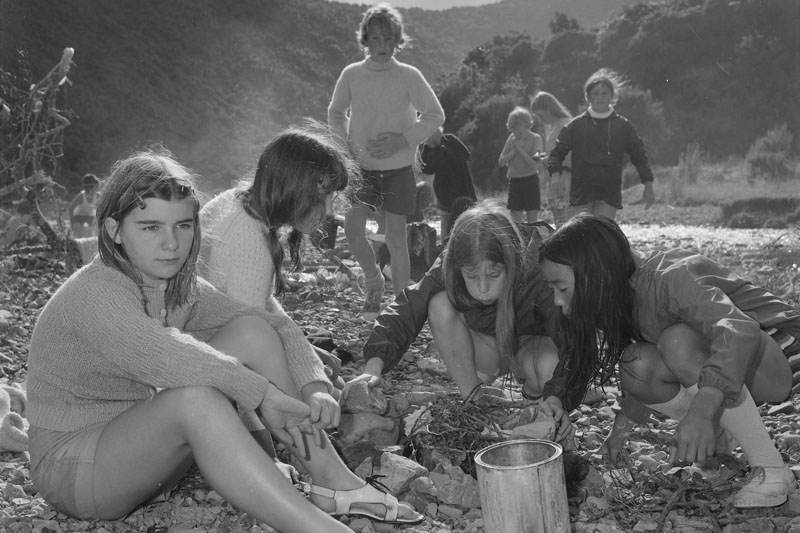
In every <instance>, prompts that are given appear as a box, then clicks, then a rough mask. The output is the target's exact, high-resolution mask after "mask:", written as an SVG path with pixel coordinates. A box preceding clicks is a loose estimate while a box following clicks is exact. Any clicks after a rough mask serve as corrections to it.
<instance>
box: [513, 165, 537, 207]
mask: <svg viewBox="0 0 800 533" xmlns="http://www.w3.org/2000/svg"><path fill="white" fill-rule="evenodd" d="M541 206H542V194H541V192H540V191H539V174H533V175H531V176H525V177H522V178H510V179H509V180H508V209H509V210H511V211H534V210H538V209H540V208H541Z"/></svg>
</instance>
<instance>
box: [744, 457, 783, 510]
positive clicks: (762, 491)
mask: <svg viewBox="0 0 800 533" xmlns="http://www.w3.org/2000/svg"><path fill="white" fill-rule="evenodd" d="M794 485H795V479H794V474H793V473H792V471H791V470H789V467H788V466H779V467H763V466H757V467H755V468H754V469H753V471H752V472H751V473H750V477H749V479H748V481H747V483H746V484H745V486H744V487H742V488H741V489H740V490H739V492H737V493H736V495H735V496H734V497H733V506H734V507H736V508H738V509H748V508H754V507H776V506H778V505H783V504H784V503H785V502H786V500H787V499H788V498H789V493H790V492H792V489H793V488H794Z"/></svg>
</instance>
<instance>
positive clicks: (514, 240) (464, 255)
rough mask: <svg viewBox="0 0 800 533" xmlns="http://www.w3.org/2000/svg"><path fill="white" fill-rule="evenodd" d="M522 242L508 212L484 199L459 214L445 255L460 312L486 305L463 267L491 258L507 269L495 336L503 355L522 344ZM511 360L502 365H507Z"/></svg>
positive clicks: (446, 273)
mask: <svg viewBox="0 0 800 533" xmlns="http://www.w3.org/2000/svg"><path fill="white" fill-rule="evenodd" d="M523 246H524V245H523V241H522V236H521V234H520V232H519V228H517V226H516V224H514V221H513V220H512V218H511V216H510V215H509V213H508V212H507V211H506V210H505V209H503V208H502V207H500V206H499V205H498V204H497V203H495V202H491V201H482V202H480V203H478V204H476V205H475V206H474V207H471V208H469V209H467V210H466V211H464V212H463V213H462V214H461V215H460V216H459V217H458V219H457V220H456V222H455V224H454V225H453V230H452V232H451V233H450V238H449V240H448V241H447V246H446V248H445V250H444V255H443V259H442V273H443V275H444V285H445V290H446V291H447V297H448V298H449V300H450V303H451V304H452V305H453V307H454V308H455V309H456V310H457V311H460V312H464V311H467V310H468V309H471V308H475V307H478V306H481V305H483V304H481V303H480V302H478V301H477V300H475V299H474V298H473V297H472V296H470V294H469V292H468V291H467V286H466V283H465V282H464V276H463V274H462V273H461V269H462V268H465V267H471V266H475V265H477V264H478V263H480V262H482V261H491V262H493V263H497V264H499V265H502V266H503V268H504V269H505V273H506V281H507V283H506V286H505V287H504V288H503V291H502V293H501V294H500V298H499V299H498V300H497V302H496V304H495V305H496V306H497V320H496V323H495V339H496V340H497V346H498V348H499V350H500V354H501V357H502V358H513V357H514V355H515V354H516V353H517V348H518V345H519V342H518V338H517V332H516V312H515V309H514V304H515V297H514V294H515V288H516V286H517V284H518V282H519V280H520V279H521V277H522V275H523V274H524V269H525V265H524V254H523ZM508 362H509V360H505V361H504V363H506V364H504V365H501V367H503V368H508V365H507V363H508Z"/></svg>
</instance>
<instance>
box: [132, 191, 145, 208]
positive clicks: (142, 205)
mask: <svg viewBox="0 0 800 533" xmlns="http://www.w3.org/2000/svg"><path fill="white" fill-rule="evenodd" d="M134 194H135V195H136V205H138V206H139V209H144V208H145V207H147V204H145V203H144V200H142V197H141V196H139V193H138V192H135V193H134Z"/></svg>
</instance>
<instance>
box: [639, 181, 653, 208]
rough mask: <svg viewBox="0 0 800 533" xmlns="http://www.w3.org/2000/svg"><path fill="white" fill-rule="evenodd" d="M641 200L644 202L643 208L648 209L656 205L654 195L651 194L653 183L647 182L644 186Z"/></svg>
mask: <svg viewBox="0 0 800 533" xmlns="http://www.w3.org/2000/svg"><path fill="white" fill-rule="evenodd" d="M642 200H643V201H644V208H645V209H649V208H650V206H652V205H653V204H654V203H656V193H654V192H653V182H652V181H648V182H647V183H645V184H644V192H643V193H642Z"/></svg>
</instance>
